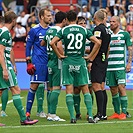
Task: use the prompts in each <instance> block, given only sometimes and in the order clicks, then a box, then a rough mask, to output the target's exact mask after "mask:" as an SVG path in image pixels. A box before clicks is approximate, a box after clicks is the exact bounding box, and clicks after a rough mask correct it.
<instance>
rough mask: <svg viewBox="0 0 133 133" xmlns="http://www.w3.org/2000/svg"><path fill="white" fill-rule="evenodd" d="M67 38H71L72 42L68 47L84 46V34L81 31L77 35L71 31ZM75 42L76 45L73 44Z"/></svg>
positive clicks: (77, 47) (78, 47) (79, 47)
mask: <svg viewBox="0 0 133 133" xmlns="http://www.w3.org/2000/svg"><path fill="white" fill-rule="evenodd" d="M67 39H70V43H69V44H68V46H67V49H81V48H82V45H83V43H82V40H83V35H82V34H81V33H78V34H76V35H74V34H71V33H70V34H68V35H67ZM75 40H76V41H75ZM74 41H75V42H74ZM73 43H74V44H75V46H72V44H73Z"/></svg>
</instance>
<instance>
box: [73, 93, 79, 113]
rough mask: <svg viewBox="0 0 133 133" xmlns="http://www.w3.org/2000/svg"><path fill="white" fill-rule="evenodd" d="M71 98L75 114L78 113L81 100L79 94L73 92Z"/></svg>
mask: <svg viewBox="0 0 133 133" xmlns="http://www.w3.org/2000/svg"><path fill="white" fill-rule="evenodd" d="M73 100H74V108H75V111H76V114H80V101H81V98H80V94H74V95H73Z"/></svg>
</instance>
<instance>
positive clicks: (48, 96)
mask: <svg viewBox="0 0 133 133" xmlns="http://www.w3.org/2000/svg"><path fill="white" fill-rule="evenodd" d="M50 97H51V91H50V90H48V91H47V107H48V113H50Z"/></svg>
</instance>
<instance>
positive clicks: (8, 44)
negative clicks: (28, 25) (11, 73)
mask: <svg viewBox="0 0 133 133" xmlns="http://www.w3.org/2000/svg"><path fill="white" fill-rule="evenodd" d="M0 45H3V46H5V51H4V57H5V63H6V66H7V68H8V69H12V67H11V57H10V52H11V50H12V37H11V34H10V32H9V30H8V29H7V28H6V27H3V28H0ZM0 70H2V67H1V65H0Z"/></svg>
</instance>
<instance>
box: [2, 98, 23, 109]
mask: <svg viewBox="0 0 133 133" xmlns="http://www.w3.org/2000/svg"><path fill="white" fill-rule="evenodd" d="M20 98H21V99H22V98H24V97H20ZM12 102H13V100H9V101H8V102H7V104H9V103H12ZM0 107H2V103H1V104H0Z"/></svg>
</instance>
